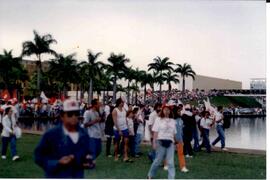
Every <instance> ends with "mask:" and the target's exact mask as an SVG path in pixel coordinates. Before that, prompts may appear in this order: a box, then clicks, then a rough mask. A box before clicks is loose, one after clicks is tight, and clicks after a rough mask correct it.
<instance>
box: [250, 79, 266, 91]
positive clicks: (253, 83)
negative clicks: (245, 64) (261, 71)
mask: <svg viewBox="0 0 270 180" xmlns="http://www.w3.org/2000/svg"><path fill="white" fill-rule="evenodd" d="M250 89H266V79H265V78H252V79H251V80H250Z"/></svg>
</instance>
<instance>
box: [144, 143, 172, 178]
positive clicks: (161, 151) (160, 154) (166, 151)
mask: <svg viewBox="0 0 270 180" xmlns="http://www.w3.org/2000/svg"><path fill="white" fill-rule="evenodd" d="M174 151H175V147H174V144H173V143H171V145H170V147H168V148H165V147H163V146H161V143H160V141H158V142H157V148H156V158H155V160H154V162H153V163H152V165H151V168H150V170H149V172H148V177H150V178H153V177H154V176H155V175H156V172H157V169H158V168H159V166H160V164H162V163H163V160H164V159H166V161H167V165H168V179H174V177H175V168H174Z"/></svg>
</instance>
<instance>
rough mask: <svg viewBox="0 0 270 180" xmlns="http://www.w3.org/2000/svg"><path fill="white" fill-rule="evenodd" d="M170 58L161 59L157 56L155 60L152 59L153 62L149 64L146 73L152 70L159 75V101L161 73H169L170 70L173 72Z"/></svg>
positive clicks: (161, 82)
mask: <svg viewBox="0 0 270 180" xmlns="http://www.w3.org/2000/svg"><path fill="white" fill-rule="evenodd" d="M169 60H170V58H168V57H165V58H163V59H162V58H161V57H159V56H157V57H156V58H154V62H153V63H150V64H148V71H150V70H154V71H156V72H157V73H158V74H159V76H158V77H159V78H160V79H159V82H158V83H159V85H160V88H159V91H160V100H161V91H162V84H163V81H161V80H163V72H164V71H170V70H173V67H172V66H173V65H174V64H173V63H172V62H170V61H169Z"/></svg>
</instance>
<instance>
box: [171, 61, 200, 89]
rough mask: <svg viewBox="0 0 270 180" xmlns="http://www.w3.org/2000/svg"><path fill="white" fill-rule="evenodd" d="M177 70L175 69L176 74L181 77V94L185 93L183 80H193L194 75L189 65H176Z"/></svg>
mask: <svg viewBox="0 0 270 180" xmlns="http://www.w3.org/2000/svg"><path fill="white" fill-rule="evenodd" d="M176 66H177V68H176V69H175V72H176V73H179V74H180V75H181V77H182V80H183V83H182V92H183V93H184V91H185V78H186V77H189V76H190V77H192V79H193V80H195V75H196V73H195V72H194V71H193V69H192V68H191V65H190V64H187V63H184V64H183V65H181V64H177V65H176Z"/></svg>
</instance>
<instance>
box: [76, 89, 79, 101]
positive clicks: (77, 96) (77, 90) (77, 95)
mask: <svg viewBox="0 0 270 180" xmlns="http://www.w3.org/2000/svg"><path fill="white" fill-rule="evenodd" d="M76 100H77V101H78V100H79V86H78V85H76Z"/></svg>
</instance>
